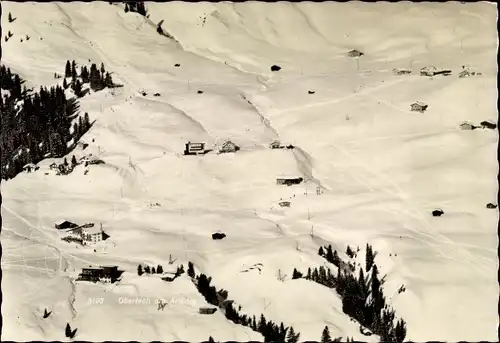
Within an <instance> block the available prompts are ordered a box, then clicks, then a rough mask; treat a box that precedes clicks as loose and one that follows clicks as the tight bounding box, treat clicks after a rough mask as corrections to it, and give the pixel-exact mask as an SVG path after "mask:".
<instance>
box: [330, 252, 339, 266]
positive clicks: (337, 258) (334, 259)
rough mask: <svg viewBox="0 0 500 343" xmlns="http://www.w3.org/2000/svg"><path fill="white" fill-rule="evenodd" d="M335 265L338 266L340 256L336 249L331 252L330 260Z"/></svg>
mask: <svg viewBox="0 0 500 343" xmlns="http://www.w3.org/2000/svg"><path fill="white" fill-rule="evenodd" d="M331 262H332V263H333V264H334V265H335V266H337V267H340V258H339V255H338V254H337V250H335V251H334V252H333V256H332V261H331Z"/></svg>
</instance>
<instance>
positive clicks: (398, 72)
mask: <svg viewBox="0 0 500 343" xmlns="http://www.w3.org/2000/svg"><path fill="white" fill-rule="evenodd" d="M392 73H393V74H394V75H406V74H411V70H410V69H401V68H395V69H393V70H392Z"/></svg>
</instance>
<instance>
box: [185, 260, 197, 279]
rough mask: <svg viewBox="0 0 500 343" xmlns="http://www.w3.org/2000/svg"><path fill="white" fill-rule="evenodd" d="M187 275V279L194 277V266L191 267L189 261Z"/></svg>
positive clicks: (191, 264)
mask: <svg viewBox="0 0 500 343" xmlns="http://www.w3.org/2000/svg"><path fill="white" fill-rule="evenodd" d="M187 274H188V276H189V277H194V276H195V272H194V266H193V263H192V262H191V261H189V262H188V270H187Z"/></svg>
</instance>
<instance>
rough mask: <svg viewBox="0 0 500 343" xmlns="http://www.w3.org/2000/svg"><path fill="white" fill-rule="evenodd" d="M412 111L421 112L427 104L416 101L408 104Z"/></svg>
mask: <svg viewBox="0 0 500 343" xmlns="http://www.w3.org/2000/svg"><path fill="white" fill-rule="evenodd" d="M410 107H411V110H412V111H416V112H421V113H423V112H424V111H425V110H426V109H427V107H429V105H426V104H424V103H423V102H420V101H417V102H414V103H413V104H411V105H410Z"/></svg>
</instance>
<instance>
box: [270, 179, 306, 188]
mask: <svg viewBox="0 0 500 343" xmlns="http://www.w3.org/2000/svg"><path fill="white" fill-rule="evenodd" d="M302 181H304V179H303V178H301V177H298V178H278V179H276V184H277V185H287V186H291V185H298V184H300V183H301V182H302Z"/></svg>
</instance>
